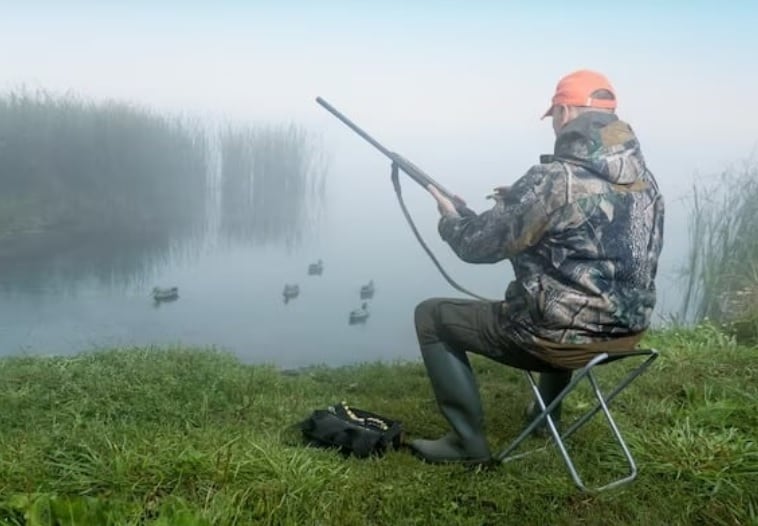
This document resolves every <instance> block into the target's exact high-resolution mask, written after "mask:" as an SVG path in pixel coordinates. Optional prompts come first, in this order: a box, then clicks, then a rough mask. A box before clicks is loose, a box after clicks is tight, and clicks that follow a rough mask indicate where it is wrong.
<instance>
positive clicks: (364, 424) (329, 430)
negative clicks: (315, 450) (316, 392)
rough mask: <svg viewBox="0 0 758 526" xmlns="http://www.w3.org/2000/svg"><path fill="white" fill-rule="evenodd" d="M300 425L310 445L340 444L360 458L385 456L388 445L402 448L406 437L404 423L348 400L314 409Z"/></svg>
mask: <svg viewBox="0 0 758 526" xmlns="http://www.w3.org/2000/svg"><path fill="white" fill-rule="evenodd" d="M298 427H300V430H301V431H302V432H303V437H304V438H305V440H306V443H308V444H309V445H314V446H319V447H338V448H339V449H340V451H341V452H342V453H343V454H345V455H350V454H353V455H355V456H356V457H358V458H365V457H368V456H370V455H372V454H373V455H380V456H381V455H383V454H384V453H385V452H386V451H387V449H388V448H394V449H397V448H399V447H400V444H401V443H402V439H403V426H402V424H401V423H400V422H398V421H395V420H390V419H388V418H385V417H383V416H379V415H377V414H375V413H370V412H368V411H363V410H361V409H355V408H351V407H348V406H347V404H345V402H341V403H339V404H334V405H332V406H329V407H327V408H326V409H317V410H315V411H313V413H312V414H311V416H309V417H308V418H306V419H305V420H303V421H302V422H300V423H299V424H298Z"/></svg>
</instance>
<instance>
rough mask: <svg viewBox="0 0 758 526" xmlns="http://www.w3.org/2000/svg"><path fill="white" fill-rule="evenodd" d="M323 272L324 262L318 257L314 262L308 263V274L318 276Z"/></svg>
mask: <svg viewBox="0 0 758 526" xmlns="http://www.w3.org/2000/svg"><path fill="white" fill-rule="evenodd" d="M323 272H324V262H323V261H321V260H320V259H319V260H318V261H317V262H316V263H311V264H310V265H308V275H309V276H320V275H321V274H322V273H323Z"/></svg>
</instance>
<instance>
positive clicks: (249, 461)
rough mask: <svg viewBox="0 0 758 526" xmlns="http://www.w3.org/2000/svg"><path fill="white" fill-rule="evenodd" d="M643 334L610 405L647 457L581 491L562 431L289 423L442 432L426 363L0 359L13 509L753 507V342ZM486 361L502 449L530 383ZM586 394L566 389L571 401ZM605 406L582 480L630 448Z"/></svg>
mask: <svg viewBox="0 0 758 526" xmlns="http://www.w3.org/2000/svg"><path fill="white" fill-rule="evenodd" d="M644 343H645V344H646V345H652V346H655V347H656V348H658V349H660V350H661V351H662V356H661V358H659V360H658V361H657V362H656V363H655V365H654V366H653V368H652V369H651V370H650V371H649V372H647V373H646V374H645V375H644V376H643V377H641V378H640V379H638V380H637V381H636V382H635V384H633V385H632V386H631V387H630V388H629V389H628V390H627V391H626V392H625V393H624V394H622V395H621V396H620V397H619V398H618V399H617V400H616V401H614V404H613V406H614V407H615V411H614V413H615V415H617V421H618V423H619V425H620V427H621V429H622V432H624V433H625V436H626V437H627V439H628V442H629V444H630V447H631V449H632V451H633V454H634V455H635V458H636V460H637V462H638V464H639V468H640V474H639V476H638V478H637V480H636V481H635V482H633V483H632V484H631V485H630V486H627V487H625V488H621V489H617V490H611V491H609V492H605V493H602V494H599V495H592V494H582V493H580V492H578V491H577V490H576V489H575V487H574V485H573V483H572V482H571V480H570V478H569V476H568V474H567V472H566V470H565V467H564V466H563V464H562V461H561V460H560V458H559V456H558V454H557V453H556V452H555V451H554V449H552V448H551V449H548V450H546V452H543V453H539V454H536V455H533V456H532V457H528V458H525V459H521V460H518V461H515V462H512V463H510V464H507V465H503V466H501V467H499V468H498V469H495V470H490V471H483V472H475V471H471V470H467V469H464V468H462V467H457V466H432V465H426V464H424V463H422V462H420V461H418V460H417V459H415V458H414V457H413V456H411V455H410V453H408V452H407V451H406V450H401V451H393V452H390V453H388V454H387V455H386V456H384V457H382V458H378V459H369V460H359V459H354V458H350V459H344V458H343V457H342V456H340V455H339V454H337V453H335V452H332V451H327V450H317V449H310V448H306V447H303V446H302V445H300V442H299V435H298V433H297V432H294V431H292V430H291V429H289V428H288V427H289V426H290V425H291V424H293V423H295V422H297V421H298V420H300V419H302V418H304V417H305V416H307V415H308V414H309V413H310V412H311V411H312V410H313V409H317V408H323V407H325V406H326V405H329V404H332V403H334V402H337V401H340V400H345V401H347V402H348V404H350V405H353V406H355V407H359V408H362V409H368V410H371V411H375V412H378V413H381V414H384V415H386V416H389V417H392V418H396V419H399V420H401V421H403V423H404V425H405V427H406V429H407V430H408V432H409V434H410V435H411V436H429V437H432V436H436V435H438V434H441V433H443V432H444V430H445V429H446V428H445V424H444V421H443V420H442V417H441V416H440V414H439V412H438V411H437V409H436V406H435V402H434V400H433V398H432V392H431V389H430V387H429V384H428V381H427V378H426V376H425V372H424V369H423V366H422V365H421V363H420V362H417V363H398V364H377V363H366V364H362V365H357V366H350V367H341V368H327V367H318V368H310V369H307V370H303V371H302V372H301V374H298V375H284V374H281V373H280V372H279V371H277V370H276V369H275V368H273V367H268V366H259V365H256V366H251V365H245V364H243V363H241V362H239V361H238V360H237V359H236V358H235V357H234V356H232V355H230V354H226V353H222V352H216V351H213V350H202V349H178V348H172V349H163V348H162V349H155V348H134V349H114V350H104V351H99V352H92V353H84V354H80V355H77V356H73V357H52V358H41V357H18V358H5V359H1V360H0V524H34V525H36V524H40V525H41V524H66V525H73V524H134V525H137V524H156V525H158V524H166V525H168V524H171V525H195V524H214V525H215V524H298V525H300V524H303V525H311V524H313V525H315V524H323V525H327V524H328V525H331V524H339V525H342V524H356V525H360V524H368V525H380V524H391V525H404V524H409V525H410V524H419V525H422V524H423V525H427V524H466V525H485V524H486V525H496V524H497V525H503V524H519V525H524V524H539V525H543V524H598V525H600V524H603V525H605V524H667V525H668V524H708V525H736V524H758V499H757V498H756V490H755V488H757V487H758V446H757V445H756V438H757V437H758V401H757V395H758V387H756V379H757V378H756V370H757V369H758V348H757V347H745V346H740V345H737V344H735V343H734V342H733V341H732V340H731V339H729V338H728V337H726V336H724V335H723V334H722V333H720V332H719V331H717V330H716V329H714V328H712V327H711V326H708V325H702V326H699V327H697V328H695V329H669V330H665V331H660V332H655V333H651V334H650V335H649V336H648V337H647V338H646V341H645V342H644ZM474 365H475V368H476V372H477V377H478V379H479V382H480V387H481V390H482V393H483V398H484V403H485V410H486V414H487V429H488V437H489V439H490V442H491V444H492V445H493V446H494V447H495V448H497V447H501V446H502V445H504V444H505V443H507V442H508V441H509V440H511V439H512V438H513V437H515V436H516V434H517V433H518V431H519V429H520V428H521V426H522V425H523V422H522V418H521V414H522V411H523V407H524V406H525V405H526V403H527V402H528V400H529V393H528V387H527V385H526V382H525V380H524V379H523V377H522V374H521V373H520V372H518V371H515V370H512V369H509V368H506V367H504V366H501V365H498V364H495V363H493V362H490V361H487V360H485V359H475V360H474ZM625 367H626V366H625V365H624V364H623V363H621V364H617V365H611V366H608V367H607V368H606V369H605V370H603V371H602V374H601V375H600V378H601V381H602V380H606V381H610V380H611V379H612V378H613V377H618V376H620V375H621V374H622V373H623V371H624V370H625ZM589 400H590V398H589V393H588V392H587V391H580V392H578V393H575V394H574V395H572V396H571V397H570V398H569V399H568V400H567V402H566V406H565V408H566V409H565V411H566V413H567V414H566V416H567V417H568V416H570V415H571V414H576V412H578V411H579V410H580V409H582V407H583V406H585V405H586V404H587V403H589ZM599 418H600V416H598V417H596V418H595V419H594V420H593V422H591V423H590V424H589V425H588V426H586V427H585V428H584V429H583V430H582V431H580V432H579V433H577V434H576V435H575V436H574V437H572V438H571V439H570V441H569V444H570V447H572V453H573V455H574V458H575V460H576V461H577V464H578V466H579V468H580V469H582V470H583V473H584V475H585V477H586V478H587V479H588V480H587V481H588V483H593V482H595V483H601V482H603V477H604V476H607V475H617V474H619V470H618V469H619V467H620V466H621V463H620V461H621V460H622V459H621V457H620V455H617V454H615V453H613V454H609V452H610V450H611V449H612V444H611V442H609V441H608V439H609V438H610V437H609V435H608V434H607V433H606V431H605V428H604V427H603V426H601V425H600V424H601V422H600V420H599ZM532 443H534V444H539V443H540V441H539V440H538V439H533V440H532Z"/></svg>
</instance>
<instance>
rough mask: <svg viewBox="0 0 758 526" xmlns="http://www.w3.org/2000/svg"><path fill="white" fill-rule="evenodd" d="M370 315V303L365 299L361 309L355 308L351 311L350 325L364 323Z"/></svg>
mask: <svg viewBox="0 0 758 526" xmlns="http://www.w3.org/2000/svg"><path fill="white" fill-rule="evenodd" d="M368 316H369V313H368V305H367V304H366V302H365V301H364V302H363V305H361V308H360V309H354V310H352V311H350V322H349V323H350V325H355V324H356V323H364V322H365V321H366V320H367V319H368Z"/></svg>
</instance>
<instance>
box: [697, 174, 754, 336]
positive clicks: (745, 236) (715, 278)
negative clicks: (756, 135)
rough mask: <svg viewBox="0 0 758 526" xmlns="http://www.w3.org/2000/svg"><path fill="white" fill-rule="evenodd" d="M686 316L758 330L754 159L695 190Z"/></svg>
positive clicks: (739, 330) (740, 332) (748, 332)
mask: <svg viewBox="0 0 758 526" xmlns="http://www.w3.org/2000/svg"><path fill="white" fill-rule="evenodd" d="M689 238H690V251H689V257H688V261H687V269H686V276H687V282H686V294H685V299H684V305H683V316H684V317H685V318H686V317H690V318H693V319H694V320H695V321H700V320H703V319H705V318H708V319H710V320H713V321H714V322H717V323H719V324H722V325H725V326H728V327H729V328H730V329H731V330H733V331H734V332H735V333H736V334H737V336H739V337H743V338H747V339H749V340H755V339H756V335H757V333H758V331H757V330H756V329H758V163H756V162H755V161H754V160H749V161H746V162H744V163H743V164H742V165H740V166H737V167H732V168H729V169H727V170H725V171H724V172H723V173H721V174H719V176H718V177H716V178H714V179H713V180H712V181H711V182H710V184H708V185H705V186H703V187H699V186H698V185H697V184H696V185H694V187H693V193H692V200H691V207H690V221H689Z"/></svg>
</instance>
